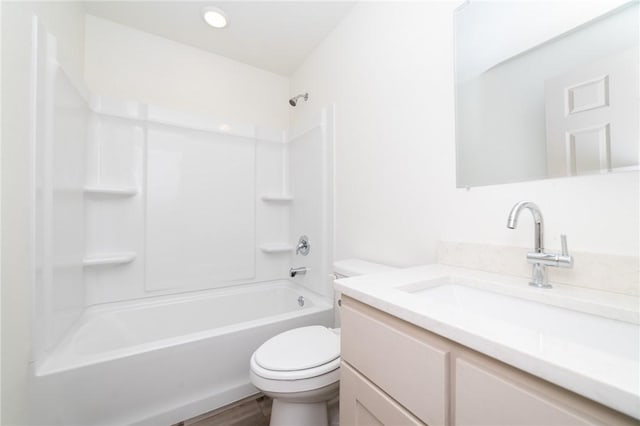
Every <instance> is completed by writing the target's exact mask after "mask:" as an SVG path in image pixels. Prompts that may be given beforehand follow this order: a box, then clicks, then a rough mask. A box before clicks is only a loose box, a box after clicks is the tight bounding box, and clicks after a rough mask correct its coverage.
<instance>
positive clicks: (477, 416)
mask: <svg viewBox="0 0 640 426" xmlns="http://www.w3.org/2000/svg"><path fill="white" fill-rule="evenodd" d="M455 375H456V379H455V424H456V425H458V426H463V425H469V426H471V425H473V426H481V425H487V426H524V425H531V426H534V425H545V426H574V425H580V426H586V425H591V426H593V425H603V423H601V422H599V421H597V420H596V419H593V418H590V417H589V416H587V415H583V414H582V413H577V412H575V411H573V410H571V409H570V408H569V407H566V406H564V405H562V404H561V403H560V402H558V401H554V400H553V399H552V398H545V397H544V395H541V394H538V393H537V392H534V391H532V390H531V389H529V388H528V387H526V386H525V385H522V384H520V383H519V382H518V381H512V380H510V378H509V377H506V376H502V375H498V374H497V373H496V372H494V371H491V370H489V369H487V368H485V367H484V366H482V365H478V364H475V363H472V362H467V360H462V359H459V358H458V359H456V363H455Z"/></svg>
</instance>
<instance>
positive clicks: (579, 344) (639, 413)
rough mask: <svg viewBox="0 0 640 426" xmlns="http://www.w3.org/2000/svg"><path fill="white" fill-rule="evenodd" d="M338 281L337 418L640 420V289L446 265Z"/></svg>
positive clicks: (365, 421) (398, 421)
mask: <svg viewBox="0 0 640 426" xmlns="http://www.w3.org/2000/svg"><path fill="white" fill-rule="evenodd" d="M520 281H522V282H520ZM336 287H337V289H338V290H339V291H341V292H342V293H343V296H342V311H341V315H342V365H341V369H342V375H341V395H340V407H341V408H340V410H341V413H340V416H341V418H340V422H341V424H346V425H370V424H383V425H423V424H427V425H471V424H473V425H480V424H484V425H492V426H494V425H509V426H512V425H523V424H530V425H627V424H629V425H631V424H636V425H637V424H640V420H638V418H639V417H640V395H639V388H640V383H639V382H640V379H639V377H640V376H639V375H638V372H639V370H638V351H640V347H639V345H638V339H639V337H638V330H639V328H638V317H637V301H638V299H637V298H634V297H628V296H620V295H615V294H601V293H599V292H592V291H583V290H579V289H575V288H564V287H560V286H556V287H555V288H554V289H545V290H542V289H533V288H528V286H527V281H526V280H525V279H520V278H515V277H506V276H500V275H496V274H489V273H484V272H478V271H471V270H466V269H459V268H451V267H445V266H441V265H431V266H425V267H420V268H411V269H407V270H402V271H397V272H391V273H385V274H378V275H375V276H365V277H358V278H351V279H345V280H338V281H337V282H336ZM596 302H597V303H596ZM604 314H606V315H607V317H603V316H602V315H604ZM574 327H576V328H575V329H574ZM580 328H581V330H580ZM616 339H620V340H621V341H620V342H616ZM629 339H630V340H631V341H628V340H629ZM622 340H627V342H624V341H622ZM618 343H619V345H618Z"/></svg>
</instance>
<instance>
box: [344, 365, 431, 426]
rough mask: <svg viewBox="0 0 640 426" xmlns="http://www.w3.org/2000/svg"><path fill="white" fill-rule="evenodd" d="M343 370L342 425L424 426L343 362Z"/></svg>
mask: <svg viewBox="0 0 640 426" xmlns="http://www.w3.org/2000/svg"><path fill="white" fill-rule="evenodd" d="M340 368H341V371H340V424H341V425H348V426H405V425H406V426H415V425H423V426H424V423H422V422H421V421H420V420H418V419H417V418H415V417H414V416H413V415H411V413H409V412H408V411H406V410H405V409H404V408H403V407H402V406H400V405H399V404H398V403H397V402H395V401H394V400H393V399H391V398H390V397H389V396H387V394H385V393H384V392H382V391H381V390H380V389H378V388H377V387H376V386H375V385H373V384H372V383H371V382H369V381H368V380H367V379H365V378H364V377H363V376H361V375H360V374H359V373H357V372H356V371H355V370H354V369H353V368H351V367H350V366H349V365H348V364H346V363H344V362H343V363H342V364H341V367H340Z"/></svg>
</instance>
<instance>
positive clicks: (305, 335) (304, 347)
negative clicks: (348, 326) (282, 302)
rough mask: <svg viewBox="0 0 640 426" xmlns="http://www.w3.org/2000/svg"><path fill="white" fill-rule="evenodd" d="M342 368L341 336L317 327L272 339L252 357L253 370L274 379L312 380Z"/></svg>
mask: <svg viewBox="0 0 640 426" xmlns="http://www.w3.org/2000/svg"><path fill="white" fill-rule="evenodd" d="M339 367H340V336H339V335H338V334H336V333H335V332H333V331H332V330H331V329H329V328H327V327H322V326H317V325H316V326H309V327H300V328H296V329H293V330H289V331H287V332H284V333H281V334H279V335H277V336H275V337H272V338H271V339H269V340H267V341H266V342H265V343H263V344H262V346H260V347H259V348H258V350H256V351H255V352H254V354H253V355H252V357H251V371H253V372H254V373H255V374H256V375H258V376H260V377H263V378H265V379H271V380H303V379H309V378H313V377H318V376H322V375H323V374H327V373H330V372H332V371H334V370H336V369H338V368H339Z"/></svg>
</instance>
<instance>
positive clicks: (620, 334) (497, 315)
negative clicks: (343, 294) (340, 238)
mask: <svg viewBox="0 0 640 426" xmlns="http://www.w3.org/2000/svg"><path fill="white" fill-rule="evenodd" d="M466 284H467V285H465V280H464V279H457V278H456V277H442V278H438V279H434V280H429V281H423V282H419V283H415V284H410V285H405V286H402V287H398V290H400V291H404V292H406V293H410V294H411V295H412V297H413V298H415V300H416V302H417V303H419V304H421V305H422V307H423V308H424V309H425V310H428V311H431V312H433V313H434V314H437V313H438V312H440V313H441V314H445V315H446V316H447V317H449V318H451V317H454V318H457V319H458V320H459V321H464V322H465V324H473V327H474V328H476V329H477V330H480V331H484V333H491V334H497V336H496V337H497V338H500V337H508V338H509V339H512V340H518V341H520V342H521V343H522V344H525V345H527V346H535V347H536V349H537V350H538V351H541V352H542V353H547V354H550V353H553V354H554V356H555V355H557V354H562V353H563V352H564V353H566V351H567V349H569V348H571V349H572V351H571V352H572V353H579V352H580V351H581V350H583V349H588V350H589V351H590V352H593V351H596V352H600V353H601V355H602V356H603V357H606V358H607V359H609V360H610V362H622V363H624V362H627V361H628V362H629V363H630V365H629V367H630V368H631V367H632V364H633V365H635V366H636V367H635V369H637V360H638V358H639V357H640V334H639V333H638V326H637V325H635V324H630V323H626V322H623V321H616V320H613V319H609V318H604V317H601V316H597V315H592V314H587V313H583V312H578V311H574V310H570V309H565V308H561V307H556V306H550V305H546V304H544V303H539V302H535V301H531V300H526V299H523V298H520V297H513V296H509V295H504V294H500V293H496V292H493V291H487V290H485V289H481V288H478V287H477V286H478V284H477V283H474V282H473V281H471V280H467V282H466ZM544 291H547V290H544ZM574 351H576V352H574ZM575 362H580V360H575ZM629 373H632V372H631V371H629ZM636 377H637V376H636Z"/></svg>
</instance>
